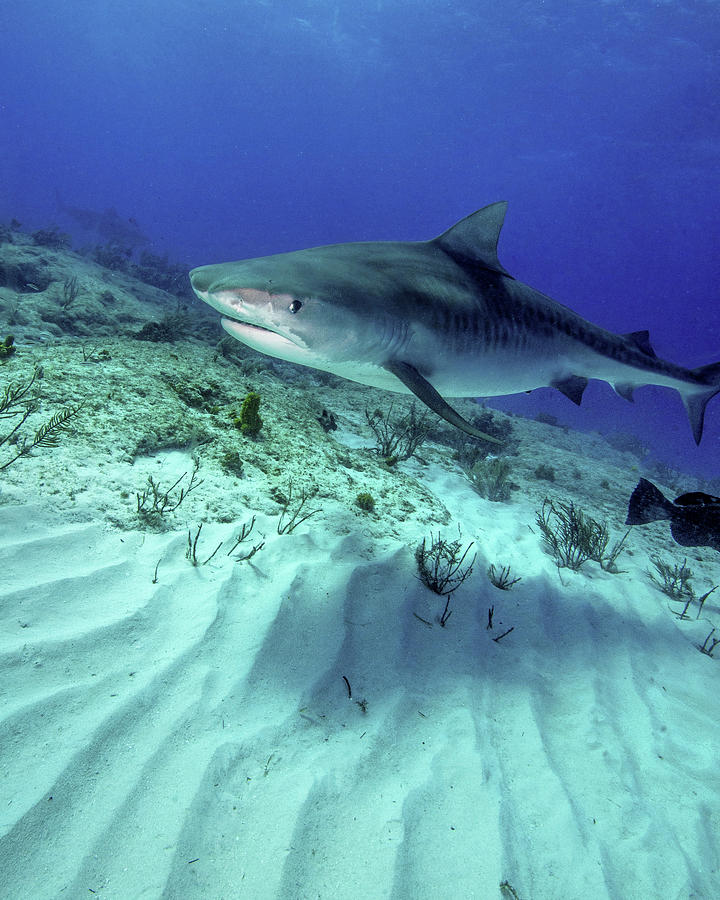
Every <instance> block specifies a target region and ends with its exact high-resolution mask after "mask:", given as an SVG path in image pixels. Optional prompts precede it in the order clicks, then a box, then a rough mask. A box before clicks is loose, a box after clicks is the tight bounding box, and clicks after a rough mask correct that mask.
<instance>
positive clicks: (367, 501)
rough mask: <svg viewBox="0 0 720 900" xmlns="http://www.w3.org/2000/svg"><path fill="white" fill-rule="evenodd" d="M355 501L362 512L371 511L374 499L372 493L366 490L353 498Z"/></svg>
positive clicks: (373, 507) (373, 506)
mask: <svg viewBox="0 0 720 900" xmlns="http://www.w3.org/2000/svg"><path fill="white" fill-rule="evenodd" d="M355 503H356V504H357V505H358V506H359V507H360V509H362V510H363V511H364V512H372V511H373V510H374V509H375V499H374V498H373V495H372V494H369V493H368V492H367V491H362V492H361V493H359V494H358V495H357V497H356V498H355Z"/></svg>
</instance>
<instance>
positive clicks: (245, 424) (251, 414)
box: [233, 391, 263, 437]
mask: <svg viewBox="0 0 720 900" xmlns="http://www.w3.org/2000/svg"><path fill="white" fill-rule="evenodd" d="M259 409H260V394H258V392H257V391H250V392H249V393H248V394H246V395H245V399H244V400H243V402H242V406H241V408H240V415H239V416H235V418H233V424H234V425H235V427H236V428H239V429H240V431H241V432H242V433H243V434H244V435H245V436H246V437H257V435H258V433H259V432H260V429H261V428H262V425H263V420H262V419H261V418H260V413H259Z"/></svg>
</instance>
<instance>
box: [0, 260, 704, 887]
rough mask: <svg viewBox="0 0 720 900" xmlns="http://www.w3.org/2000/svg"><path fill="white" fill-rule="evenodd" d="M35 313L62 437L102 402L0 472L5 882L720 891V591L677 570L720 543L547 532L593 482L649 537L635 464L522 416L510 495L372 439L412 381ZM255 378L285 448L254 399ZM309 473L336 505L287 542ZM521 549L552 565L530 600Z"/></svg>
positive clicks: (603, 508)
mask: <svg viewBox="0 0 720 900" xmlns="http://www.w3.org/2000/svg"><path fill="white" fill-rule="evenodd" d="M78 265H79V264H78ZM95 277H99V276H96V275H93V273H92V272H91V271H89V270H88V272H87V273H86V275H85V279H86V284H87V285H88V290H89V291H91V290H92V285H93V283H94V282H93V278H95ZM48 290H51V289H48ZM1 299H3V300H4V301H7V299H8V298H7V294H6V295H5V296H2V297H1ZM45 300H47V298H45V299H44V300H43V302H45ZM24 302H26V304H27V305H28V316H27V319H28V321H29V322H30V324H28V325H27V335H26V343H24V344H23V330H22V327H19V328H16V329H15V332H16V338H17V341H18V352H17V354H16V355H15V357H14V358H13V359H11V360H10V361H9V362H7V363H6V364H5V365H4V366H2V367H0V387H4V385H5V384H6V383H7V381H8V379H23V378H27V377H28V375H29V373H31V372H32V369H33V366H34V365H36V364H42V366H43V371H44V377H43V379H42V385H41V389H42V395H43V403H42V407H41V408H40V409H39V410H38V413H37V414H36V416H35V417H34V418H33V420H32V421H31V422H29V423H28V424H29V425H32V426H33V427H37V425H38V424H39V423H40V422H42V421H44V420H47V418H49V416H50V415H52V414H53V413H54V412H56V411H57V410H58V409H59V408H61V407H62V406H63V405H65V404H68V403H74V402H79V401H81V400H84V402H85V405H84V406H83V409H82V411H81V413H80V414H79V415H78V416H77V418H76V419H75V420H73V427H72V428H71V429H69V430H68V431H67V432H66V433H65V434H63V436H62V438H61V441H60V445H59V446H58V447H55V448H44V449H40V450H38V451H35V452H34V453H33V454H32V455H31V456H28V457H26V458H23V459H20V460H18V461H17V462H16V463H15V464H13V465H12V466H11V467H9V468H8V469H6V470H5V471H4V472H0V534H1V535H2V541H0V564H1V571H2V573H3V577H2V580H0V716H1V720H0V895H1V896H2V897H3V898H8V900H15V898H18V900H19V898H23V900H24V898H31V900H41V898H64V897H67V898H73V900H74V898H85V897H89V896H101V897H105V898H113V900H133V898H173V900H174V898H183V900H185V898H207V900H231V898H244V897H247V898H253V900H255V898H258V900H263V898H268V900H270V898H282V900H285V898H292V900H295V898H298V900H299V898H348V900H351V898H352V900H355V898H373V900H374V898H395V900H401V898H402V900H404V898H412V900H415V898H481V900H482V898H489V900H490V898H512V897H517V898H522V900H550V898H559V900H575V898H583V900H585V898H588V900H601V898H622V900H635V898H643V900H645V898H662V900H670V898H673V900H674V898H683V900H684V898H704V900H712V898H716V897H718V896H720V858H719V852H720V812H719V810H720V803H719V801H720V766H719V765H718V763H719V762H720V716H719V715H718V713H719V712H720V690H719V689H718V685H719V679H720V668H719V666H720V660H719V659H717V658H712V657H710V656H708V655H706V654H703V653H701V652H699V650H698V644H701V643H702V642H703V640H704V639H705V637H706V635H707V634H708V632H709V631H710V630H711V628H712V627H713V626H714V625H718V626H719V627H720V599H716V595H715V594H713V595H711V596H710V597H709V599H708V600H707V602H706V603H705V607H704V609H703V611H702V615H701V616H700V618H697V619H696V618H695V611H694V609H692V610H691V614H692V618H691V619H690V620H687V621H681V620H679V619H678V618H677V617H676V616H675V615H674V614H673V610H674V609H677V604H672V603H671V602H670V601H669V599H668V598H667V597H666V596H665V595H664V594H662V593H661V592H660V591H659V590H658V588H657V587H655V586H654V585H653V584H652V583H651V581H650V580H649V579H648V577H647V574H646V571H647V569H648V567H649V555H650V554H651V553H652V554H659V555H660V556H662V557H663V558H665V559H667V560H669V561H672V562H674V563H680V562H682V561H683V559H685V558H686V557H687V564H688V566H690V567H691V568H692V570H693V572H694V573H695V578H694V586H695V588H696V592H697V593H698V594H701V593H704V591H705V590H708V589H709V588H710V587H711V586H712V585H713V584H716V583H720V567H719V566H718V561H719V560H720V556H719V555H718V554H717V553H715V552H714V551H712V550H708V549H703V548H698V549H697V550H694V549H689V551H686V550H684V549H683V548H679V547H677V546H676V545H675V544H673V542H672V540H671V538H670V537H669V534H668V529H667V525H666V524H665V525H664V524H658V525H653V526H647V527H644V528H642V529H640V528H635V529H633V531H632V533H631V535H630V537H629V538H628V542H627V547H628V551H627V552H626V553H625V554H623V555H622V556H621V557H620V559H619V560H618V564H619V567H620V568H621V569H622V570H624V571H623V573H622V574H615V575H613V574H609V573H607V572H605V571H603V570H601V569H600V568H599V566H598V565H597V564H595V563H588V564H587V565H586V566H585V567H584V568H583V569H582V570H581V571H580V572H579V573H572V572H569V571H568V570H558V569H557V568H556V566H555V564H554V563H553V560H552V559H551V557H550V556H548V555H547V554H546V553H545V552H544V551H543V549H542V545H541V541H540V535H539V532H538V529H537V526H536V525H535V512H536V510H537V509H538V508H539V507H540V505H541V503H542V499H543V497H545V496H550V497H553V498H556V499H573V500H574V501H575V502H576V503H577V504H579V505H580V506H582V508H583V509H585V510H586V511H587V512H589V513H590V514H592V515H594V516H595V517H596V518H601V519H605V520H607V522H608V525H609V527H610V530H611V532H612V533H613V535H614V536H615V537H620V536H621V535H622V533H623V532H624V528H623V521H624V516H625V509H626V503H627V498H628V496H629V494H630V492H631V491H632V488H633V487H634V485H635V484H636V482H637V479H638V476H639V474H642V472H641V471H639V468H638V460H637V459H636V458H635V457H633V456H631V455H630V454H629V453H620V452H618V451H615V450H613V449H611V448H610V447H609V446H608V445H607V444H606V443H605V442H604V441H603V439H602V438H601V437H600V436H597V435H579V434H573V433H569V432H565V431H563V430H562V429H558V428H552V427H550V426H547V425H542V424H540V423H536V422H525V421H523V420H519V419H513V420H512V422H513V424H514V427H515V433H516V435H517V436H518V437H519V438H520V445H519V455H518V456H516V457H511V462H512V464H513V480H514V481H515V482H516V484H517V485H518V488H517V490H515V491H514V492H513V495H512V499H511V501H510V502H507V503H492V502H490V501H488V500H485V499H483V498H482V497H480V496H479V495H478V494H477V493H476V492H475V491H474V490H473V488H472V486H471V485H470V483H469V482H468V480H467V478H466V477H465V476H464V475H463V472H462V470H461V469H460V468H459V466H458V465H457V463H456V462H454V461H453V459H452V453H451V451H450V450H449V448H447V447H446V446H442V445H439V444H432V443H429V444H426V445H424V446H423V447H422V448H421V449H420V450H419V451H418V454H417V457H416V458H413V459H412V460H409V461H407V462H403V463H400V464H399V465H398V466H396V467H394V468H392V469H389V468H388V467H386V466H385V465H384V464H383V463H382V461H381V460H379V459H378V457H377V455H376V454H374V453H373V452H372V450H371V449H367V448H371V447H372V446H373V440H372V435H371V434H370V432H369V430H368V429H367V426H366V425H365V422H364V412H363V411H364V408H365V405H366V403H368V402H370V403H371V404H373V405H385V404H387V403H388V402H389V400H390V397H389V395H386V394H383V393H381V392H375V391H370V390H369V389H365V388H363V387H361V386H358V385H351V384H347V383H341V382H339V381H337V380H335V379H325V378H322V377H318V376H316V375H314V374H313V373H312V372H304V371H301V370H297V369H290V368H289V367H284V368H283V367H274V366H273V365H272V364H269V362H267V361H264V360H262V359H261V358H260V357H257V356H252V357H250V356H248V357H247V358H246V359H245V360H244V361H243V360H242V359H241V360H240V362H239V363H238V362H237V361H235V360H232V359H229V358H226V357H225V356H224V355H222V354H221V353H219V352H217V351H216V350H215V349H214V347H213V346H212V345H211V344H209V343H202V342H200V341H195V340H188V341H182V342H177V343H175V344H169V343H161V344H149V343H144V342H139V341H136V340H134V339H132V338H131V337H128V336H122V335H121V336H118V337H111V336H109V335H106V336H102V337H99V338H97V339H96V340H93V341H88V340H81V339H80V338H78V337H75V338H68V337H63V336H62V335H58V334H56V333H53V332H48V333H47V334H44V333H43V332H42V327H41V323H39V321H36V322H35V325H34V326H33V325H32V320H33V316H34V315H36V314H38V315H39V313H38V309H40V308H41V307H40V305H39V304H40V300H39V299H38V298H37V297H36V296H35V295H32V297H30V298H29V299H28V298H25V300H24ZM47 302H50V301H49V300H48V301H47ZM31 303H36V304H37V309H36V308H35V307H33V308H32V309H31V308H30V304H31ZM33 328H34V329H35V330H34V331H33ZM126 330H127V329H126ZM18 335H19V337H18ZM83 347H85V359H84V357H83V352H82V350H83ZM91 351H92V352H91ZM101 351H104V352H102V353H101ZM88 356H89V357H90V359H88ZM250 388H254V389H256V390H258V391H259V392H260V394H261V396H262V398H263V403H262V407H261V413H262V415H263V418H264V420H265V425H264V427H263V429H262V432H261V435H260V437H259V438H258V439H257V440H250V439H247V438H243V437H242V436H241V435H240V433H239V432H238V431H237V429H235V428H234V427H233V425H232V422H231V421H230V413H231V411H233V410H234V411H236V412H237V410H238V409H239V400H240V399H241V398H242V397H243V396H244V395H245V393H246V392H247V391H248V390H249V389H250ZM202 391H206V392H207V393H208V396H210V397H211V399H210V400H207V397H206V398H205V399H204V401H203V397H202ZM193 399H194V400H195V401H196V402H197V405H192V403H191V402H189V401H193ZM201 401H203V402H204V405H203V402H201ZM323 408H327V409H330V410H332V412H333V413H334V414H335V416H336V417H337V420H338V425H339V428H338V430H337V431H335V432H331V433H329V434H326V433H325V432H324V431H323V429H322V428H321V427H320V425H319V424H318V423H317V421H316V417H317V416H318V415H319V414H320V412H321V411H322V409H323ZM463 409H464V410H465V411H467V409H468V407H467V405H466V406H463ZM0 425H3V423H1V422H0ZM30 431H32V428H31V429H30ZM1 433H4V432H3V430H2V429H0V434H1ZM232 449H236V450H238V452H239V454H240V457H241V459H242V460H243V472H242V474H240V475H236V474H233V473H231V472H228V471H226V470H225V469H224V468H223V466H222V465H221V458H222V456H223V454H224V453H226V452H228V451H229V450H232ZM193 455H195V456H196V458H197V459H199V461H200V467H199V470H198V474H197V478H198V479H200V480H202V484H201V485H200V486H199V487H198V488H197V489H196V490H194V491H192V492H191V493H190V495H189V496H187V498H186V499H185V500H184V501H183V503H182V505H181V506H180V507H179V508H178V509H177V510H176V511H175V512H174V513H168V514H166V515H165V516H163V517H162V521H161V522H160V523H159V524H157V523H155V524H153V523H148V522H147V521H145V520H143V519H142V517H141V516H139V515H138V513H137V500H136V494H137V492H139V491H142V489H143V487H144V486H145V485H146V480H147V477H148V475H152V476H153V477H154V478H155V479H156V480H157V481H158V482H159V483H160V484H161V485H162V486H164V487H169V486H170V485H171V484H172V483H173V482H174V481H175V479H176V478H177V477H179V476H180V475H182V474H183V473H185V472H187V473H190V472H191V471H192V468H193V465H194V463H193ZM5 458H7V455H5V456H3V458H2V459H0V464H1V463H2V461H3V460H4V459H5ZM541 462H542V463H545V464H549V465H552V466H554V467H555V469H556V476H557V477H556V481H555V482H553V483H550V482H547V481H542V480H538V479H537V478H535V477H534V476H533V472H534V470H535V468H536V467H537V465H538V464H539V463H541ZM188 479H189V474H188V475H186V478H185V481H184V482H183V483H187V481H188ZM291 480H292V482H293V487H294V490H295V491H296V492H297V491H300V490H301V489H302V488H303V487H305V488H307V489H317V493H316V495H315V497H314V498H313V499H312V501H311V502H310V507H309V508H312V509H318V510H319V511H318V512H317V513H316V514H315V515H313V516H312V517H311V518H309V519H308V520H307V521H306V522H304V523H303V524H301V525H300V526H299V527H298V528H297V529H296V530H294V531H293V532H292V533H289V534H282V535H281V534H278V533H277V522H278V516H279V513H280V509H281V507H280V505H279V503H278V502H277V499H275V497H274V496H273V493H272V492H273V489H275V490H276V491H282V492H284V493H285V494H287V490H288V486H289V483H290V481H291ZM653 480H655V481H657V483H658V484H659V486H660V487H662V488H663V489H664V490H665V491H666V493H667V494H668V495H670V496H675V493H676V492H679V490H678V491H674V490H673V488H672V487H670V486H667V485H665V484H663V482H662V481H661V480H658V479H657V478H654V479H653ZM691 486H692V482H687V487H691ZM361 491H368V492H370V493H371V494H372V495H373V497H374V498H375V510H374V512H370V513H368V512H363V511H362V510H361V509H359V508H358V506H357V505H356V504H355V497H356V495H357V494H358V492H361ZM275 496H277V495H275ZM253 516H255V517H256V520H255V526H254V530H253V533H252V535H251V537H250V539H249V540H248V541H247V542H245V543H244V544H243V545H242V547H245V548H249V546H251V545H253V544H258V543H260V542H261V541H262V538H263V537H264V540H265V544H264V546H263V547H262V549H260V550H258V551H257V553H256V554H255V555H254V556H253V558H252V559H250V560H246V561H236V560H235V559H234V558H233V556H228V555H227V551H228V550H229V549H230V546H231V545H232V543H233V538H235V537H236V536H237V534H238V532H239V530H240V526H241V525H242V523H249V522H250V521H251V520H252V517H253ZM200 523H203V529H202V532H201V534H200V537H199V539H198V553H197V555H198V561H199V562H201V563H202V562H203V561H204V560H205V559H206V558H207V557H208V556H210V554H211V553H212V551H213V550H214V549H215V548H216V546H217V545H218V544H219V543H220V542H223V546H222V547H221V549H220V550H219V551H218V553H217V554H216V555H215V556H213V558H212V559H211V560H210V561H209V562H208V563H207V564H206V565H198V566H193V565H192V564H191V563H190V562H189V561H188V559H186V556H185V551H186V547H187V534H188V529H190V530H191V532H192V534H193V535H194V534H195V533H196V531H197V527H198V525H199V524H200ZM458 528H460V530H461V536H462V540H463V541H464V542H469V541H474V542H475V545H474V547H473V552H474V551H475V550H477V554H478V555H477V559H476V562H475V567H474V571H473V574H472V576H471V577H470V578H469V579H468V580H467V581H466V582H465V584H463V585H462V586H461V587H460V588H459V589H458V590H457V591H456V592H455V594H454V596H453V598H452V615H451V616H450V618H449V620H448V622H447V625H446V627H441V626H440V625H439V624H438V623H437V617H438V615H439V614H440V613H441V612H442V610H443V606H444V601H442V600H441V599H440V598H439V597H437V596H436V595H434V594H433V593H431V592H430V591H429V590H428V588H427V587H425V585H424V584H422V583H421V581H420V580H419V579H418V577H417V568H416V564H415V559H414V550H415V548H416V546H417V545H418V544H419V542H420V541H421V540H422V538H423V537H424V536H429V535H430V534H431V532H432V533H437V532H438V531H439V532H440V533H441V534H442V535H443V536H445V537H447V538H450V539H452V538H455V537H456V536H457V535H458ZM490 563H495V564H501V565H503V564H504V565H510V566H511V567H512V572H513V573H514V574H516V575H518V576H522V581H520V582H519V583H518V584H517V585H515V586H514V587H513V588H512V590H511V591H507V592H506V591H500V590H498V589H497V588H495V587H494V586H493V585H492V584H491V583H490V581H489V580H488V578H487V576H486V569H487V567H488V565H489V564H490ZM718 593H720V592H718ZM491 606H494V609H495V612H494V627H493V629H492V630H488V629H487V628H486V626H487V622H488V609H489V608H490V607H491ZM422 619H424V620H426V621H425V622H423V621H422ZM428 623H429V624H428ZM511 627H512V628H513V631H512V632H510V633H509V634H507V635H506V636H505V637H504V638H502V639H501V640H499V641H495V640H494V638H497V637H498V636H499V635H501V634H502V633H503V632H504V631H506V630H507V629H509V628H511ZM717 655H718V656H720V653H719V654H717ZM343 676H345V678H347V680H348V682H349V683H350V685H351V689H352V697H349V696H348V689H347V687H346V683H345V681H344V679H343Z"/></svg>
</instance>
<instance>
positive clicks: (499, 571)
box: [487, 563, 522, 591]
mask: <svg viewBox="0 0 720 900" xmlns="http://www.w3.org/2000/svg"><path fill="white" fill-rule="evenodd" d="M487 576H488V578H489V579H490V581H491V582H492V583H493V584H494V585H495V587H496V588H500V590H501V591H509V590H510V588H511V587H512V586H513V585H514V584H517V583H518V581H522V576H518V577H517V578H512V577H511V575H510V566H499V567H497V568H496V567H495V563H491V564H490V566H489V567H488V570H487Z"/></svg>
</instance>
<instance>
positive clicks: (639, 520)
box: [625, 478, 673, 525]
mask: <svg viewBox="0 0 720 900" xmlns="http://www.w3.org/2000/svg"><path fill="white" fill-rule="evenodd" d="M672 513H673V505H672V503H670V501H669V500H666V499H665V497H664V496H663V493H662V491H661V490H659V489H658V488H656V487H655V485H654V484H652V482H650V481H648V480H647V479H646V478H641V479H640V481H639V482H638V486H637V487H636V488H635V490H634V491H633V492H632V496H631V497H630V502H629V503H628V514H627V519H626V520H625V524H626V525H647V523H648V522H657V521H658V520H659V519H670V518H672Z"/></svg>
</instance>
